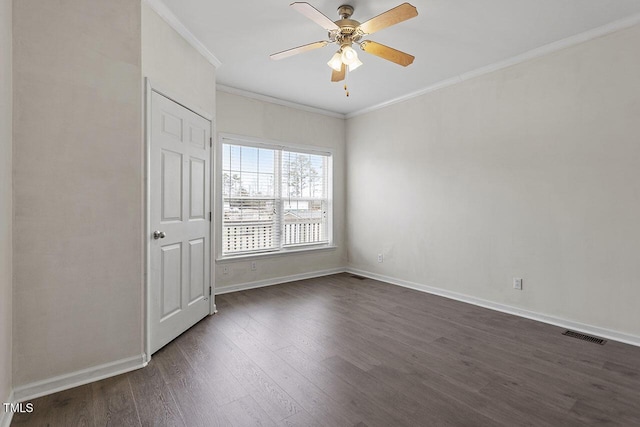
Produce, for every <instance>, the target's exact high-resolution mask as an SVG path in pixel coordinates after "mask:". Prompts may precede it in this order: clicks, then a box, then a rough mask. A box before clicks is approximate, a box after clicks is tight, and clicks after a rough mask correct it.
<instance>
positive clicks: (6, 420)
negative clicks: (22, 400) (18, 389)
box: [0, 390, 15, 427]
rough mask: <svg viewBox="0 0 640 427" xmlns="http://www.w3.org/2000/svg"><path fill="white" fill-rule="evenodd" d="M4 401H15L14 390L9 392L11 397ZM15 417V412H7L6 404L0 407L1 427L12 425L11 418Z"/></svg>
mask: <svg viewBox="0 0 640 427" xmlns="http://www.w3.org/2000/svg"><path fill="white" fill-rule="evenodd" d="M2 403H15V402H14V397H13V390H11V392H10V393H9V397H8V398H7V400H5V401H4V402H2ZM12 418H13V412H5V411H4V405H3V407H2V408H0V427H9V426H10V425H11V419H12Z"/></svg>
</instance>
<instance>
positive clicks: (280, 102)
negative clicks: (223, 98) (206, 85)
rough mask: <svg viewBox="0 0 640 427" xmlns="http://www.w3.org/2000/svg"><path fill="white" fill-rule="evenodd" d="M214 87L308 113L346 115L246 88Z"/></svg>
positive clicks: (343, 117) (339, 117)
mask: <svg viewBox="0 0 640 427" xmlns="http://www.w3.org/2000/svg"><path fill="white" fill-rule="evenodd" d="M216 89H217V90H219V91H220V92H225V93H230V94H232V95H239V96H244V97H245V98H251V99H257V100H258V101H264V102H269V103H271V104H277V105H282V106H284V107H289V108H294V109H296V110H302V111H308V112H310V113H316V114H322V115H324V116H329V117H335V118H337V119H345V118H346V116H345V115H344V114H342V113H336V112H334V111H329V110H323V109H322V108H316V107H311V106H309V105H304V104H298V103H296V102H291V101H285V100H284V99H280V98H274V97H272V96H267V95H262V94H260V93H255V92H250V91H248V90H243V89H238V88H235V87H231V86H225V85H221V84H217V85H216Z"/></svg>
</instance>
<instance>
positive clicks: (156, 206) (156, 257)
mask: <svg viewBox="0 0 640 427" xmlns="http://www.w3.org/2000/svg"><path fill="white" fill-rule="evenodd" d="M150 131H151V139H150V140H151V158H150V165H149V179H150V183H151V185H150V192H151V194H150V206H149V211H150V212H149V214H150V215H149V216H150V226H151V233H150V234H151V235H150V236H149V237H148V238H149V239H150V244H149V248H150V249H149V252H150V254H149V256H150V280H149V286H150V289H149V292H150V299H149V301H150V307H149V316H150V319H149V322H150V324H149V333H150V341H151V353H155V352H156V351H158V350H159V349H160V348H162V347H163V346H165V345H166V344H167V343H169V342H170V341H171V340H173V339H174V338H175V337H177V336H178V335H180V334H181V333H182V332H184V331H185V330H187V329H188V328H190V327H191V326H193V325H194V324H195V323H197V322H198V321H199V320H201V319H202V318H203V317H205V316H206V315H207V314H209V298H210V296H209V293H210V290H209V285H210V284H209V274H210V271H209V266H210V259H209V256H210V254H209V252H210V245H209V239H210V230H211V222H210V219H211V217H210V200H209V195H210V193H209V191H210V187H209V186H210V166H211V165H210V163H211V162H210V150H211V148H210V144H209V141H210V136H211V135H210V133H211V122H209V121H208V120H206V119H204V118H202V117H201V116H199V115H197V114H195V113H193V112H192V111H190V110H188V109H186V108H184V107H183V106H181V105H179V104H177V103H175V102H173V101H171V100H170V99H168V98H166V97H164V96H162V95H160V94H158V93H156V92H152V95H151V125H150Z"/></svg>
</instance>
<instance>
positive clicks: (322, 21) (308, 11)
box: [290, 2, 340, 31]
mask: <svg viewBox="0 0 640 427" xmlns="http://www.w3.org/2000/svg"><path fill="white" fill-rule="evenodd" d="M290 6H291V7H292V8H294V9H295V10H297V11H298V12H300V13H301V14H303V15H304V16H306V17H307V18H309V19H311V20H312V21H313V22H315V23H316V24H318V25H320V26H321V27H322V28H324V29H325V30H327V31H332V30H339V29H340V27H338V26H337V25H336V24H335V22H333V21H332V20H331V19H329V18H327V16H326V15H325V14H323V13H322V12H320V11H319V10H318V9H316V8H315V7H313V6H311V5H310V4H309V3H307V2H295V3H291V5H290Z"/></svg>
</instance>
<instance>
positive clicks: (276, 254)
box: [216, 245, 338, 264]
mask: <svg viewBox="0 0 640 427" xmlns="http://www.w3.org/2000/svg"><path fill="white" fill-rule="evenodd" d="M337 248H338V247H337V246H333V245H330V246H315V247H308V248H297V249H285V250H282V251H277V252H263V253H258V254H243V255H228V256H225V257H220V258H216V264H226V263H228V262H236V261H247V260H252V259H262V258H272V257H280V256H286V255H298V254H307V253H313V252H324V251H333V250H336V249H337Z"/></svg>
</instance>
